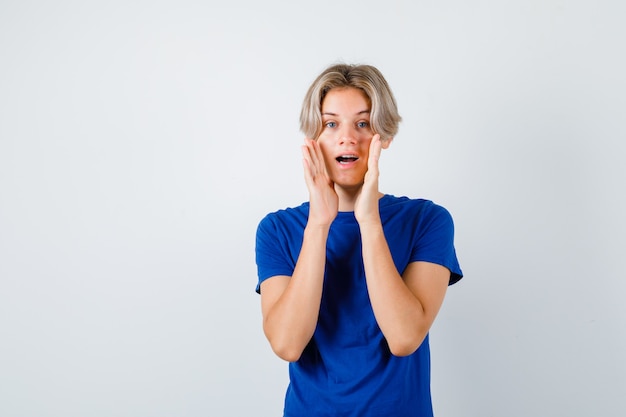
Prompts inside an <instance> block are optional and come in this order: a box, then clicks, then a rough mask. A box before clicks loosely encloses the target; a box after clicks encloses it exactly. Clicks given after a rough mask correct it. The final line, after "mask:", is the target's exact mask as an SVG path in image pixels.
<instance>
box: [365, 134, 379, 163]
mask: <svg viewBox="0 0 626 417" xmlns="http://www.w3.org/2000/svg"><path fill="white" fill-rule="evenodd" d="M381 151H382V142H381V141H380V135H379V134H375V135H374V137H373V138H372V141H371V142H370V154H369V158H368V164H367V167H368V169H372V170H375V169H377V168H378V160H379V159H380V153H381Z"/></svg>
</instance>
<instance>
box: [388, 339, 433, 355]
mask: <svg viewBox="0 0 626 417" xmlns="http://www.w3.org/2000/svg"><path fill="white" fill-rule="evenodd" d="M425 338H426V333H419V334H415V335H412V336H406V337H402V338H397V339H394V340H387V344H388V346H389V351H390V352H391V354H392V355H393V356H399V357H402V356H409V355H412V354H413V353H415V351H416V350H417V349H419V347H420V346H421V345H422V343H424V339H425Z"/></svg>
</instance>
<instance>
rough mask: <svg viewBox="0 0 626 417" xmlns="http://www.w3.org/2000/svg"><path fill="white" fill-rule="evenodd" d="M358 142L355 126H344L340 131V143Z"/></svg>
mask: <svg viewBox="0 0 626 417" xmlns="http://www.w3.org/2000/svg"><path fill="white" fill-rule="evenodd" d="M356 142H357V132H356V131H355V129H354V128H353V127H351V126H344V127H343V128H342V129H341V130H340V131H339V144H340V145H344V144H349V145H353V144H356Z"/></svg>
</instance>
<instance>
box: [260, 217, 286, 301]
mask: <svg viewBox="0 0 626 417" xmlns="http://www.w3.org/2000/svg"><path fill="white" fill-rule="evenodd" d="M255 251H256V254H255V255H256V264H257V274H258V278H259V280H258V283H257V286H256V292H257V293H259V294H260V293H261V283H262V282H263V281H265V280H266V279H268V278H271V277H274V276H277V275H287V276H291V275H292V274H293V270H294V268H295V264H294V262H293V260H292V259H291V256H290V255H289V252H288V250H287V248H286V247H285V242H284V237H283V238H282V239H281V232H280V228H279V224H278V223H277V221H276V219H275V218H273V216H272V215H268V216H266V217H265V218H264V219H263V220H261V222H260V223H259V226H258V228H257V232H256V248H255Z"/></svg>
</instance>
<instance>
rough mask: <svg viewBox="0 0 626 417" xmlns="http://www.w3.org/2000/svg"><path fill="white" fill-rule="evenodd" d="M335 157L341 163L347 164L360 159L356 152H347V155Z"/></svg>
mask: <svg viewBox="0 0 626 417" xmlns="http://www.w3.org/2000/svg"><path fill="white" fill-rule="evenodd" d="M335 159H336V160H337V162H339V163H340V164H343V165H346V164H350V163H352V162H356V161H357V160H358V159H359V157H358V156H357V155H354V154H346V155H339V156H338V157H337V158H335Z"/></svg>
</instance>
